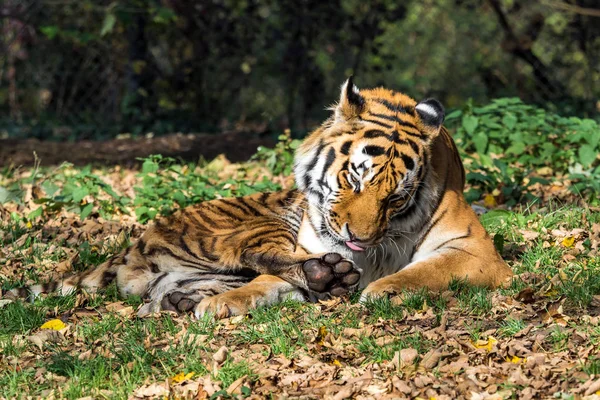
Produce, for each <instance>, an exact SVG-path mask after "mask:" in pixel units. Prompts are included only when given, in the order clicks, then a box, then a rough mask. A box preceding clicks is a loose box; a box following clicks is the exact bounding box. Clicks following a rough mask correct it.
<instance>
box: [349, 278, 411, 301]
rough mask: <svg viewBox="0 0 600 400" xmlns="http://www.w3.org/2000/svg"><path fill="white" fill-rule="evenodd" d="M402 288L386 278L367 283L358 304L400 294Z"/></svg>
mask: <svg viewBox="0 0 600 400" xmlns="http://www.w3.org/2000/svg"><path fill="white" fill-rule="evenodd" d="M401 291H402V286H401V285H399V284H398V283H396V282H394V281H393V280H391V279H388V278H387V277H384V278H381V279H379V280H376V281H375V282H371V283H369V285H368V286H367V287H366V288H365V290H363V292H362V293H361V295H360V300H359V302H360V303H365V302H368V301H369V300H375V299H378V298H381V297H389V296H391V295H394V294H397V293H400V292H401Z"/></svg>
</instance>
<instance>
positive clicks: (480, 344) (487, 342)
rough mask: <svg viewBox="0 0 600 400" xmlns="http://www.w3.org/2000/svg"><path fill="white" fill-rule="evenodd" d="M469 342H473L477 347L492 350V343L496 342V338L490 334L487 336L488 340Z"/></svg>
mask: <svg viewBox="0 0 600 400" xmlns="http://www.w3.org/2000/svg"><path fill="white" fill-rule="evenodd" d="M471 343H473V346H475V348H477V349H486V350H487V351H492V349H493V348H494V345H495V344H496V343H498V340H496V338H495V337H493V336H490V337H488V340H478V341H476V342H471Z"/></svg>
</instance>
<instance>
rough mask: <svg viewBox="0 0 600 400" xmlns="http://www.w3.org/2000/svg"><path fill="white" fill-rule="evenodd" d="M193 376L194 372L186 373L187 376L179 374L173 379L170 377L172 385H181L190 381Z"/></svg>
mask: <svg viewBox="0 0 600 400" xmlns="http://www.w3.org/2000/svg"><path fill="white" fill-rule="evenodd" d="M194 375H195V373H194V372H188V373H187V374H184V373H183V372H180V373H178V374H177V375H175V376H174V377H172V378H171V381H172V382H173V383H181V382H183V381H187V380H188V379H190V378H191V377H193V376H194Z"/></svg>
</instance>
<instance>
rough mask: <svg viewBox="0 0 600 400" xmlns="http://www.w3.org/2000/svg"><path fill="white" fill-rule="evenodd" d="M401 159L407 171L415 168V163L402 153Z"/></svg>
mask: <svg viewBox="0 0 600 400" xmlns="http://www.w3.org/2000/svg"><path fill="white" fill-rule="evenodd" d="M401 157H402V161H403V162H404V165H405V166H406V169H407V170H412V169H413V168H415V161H414V160H413V159H412V158H410V157H409V156H407V155H406V154H404V153H402V155H401Z"/></svg>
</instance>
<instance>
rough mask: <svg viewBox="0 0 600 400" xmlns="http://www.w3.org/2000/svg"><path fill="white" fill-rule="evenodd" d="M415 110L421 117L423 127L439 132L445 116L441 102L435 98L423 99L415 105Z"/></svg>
mask: <svg viewBox="0 0 600 400" xmlns="http://www.w3.org/2000/svg"><path fill="white" fill-rule="evenodd" d="M415 110H416V111H417V114H419V117H420V118H421V122H422V123H423V128H425V129H426V130H429V131H432V132H435V133H437V132H439V130H440V128H441V127H442V124H443V123H444V117H445V112H444V106H443V105H442V103H440V102H439V101H437V100H436V99H427V100H423V101H422V102H420V103H418V104H417V105H416V106H415Z"/></svg>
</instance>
